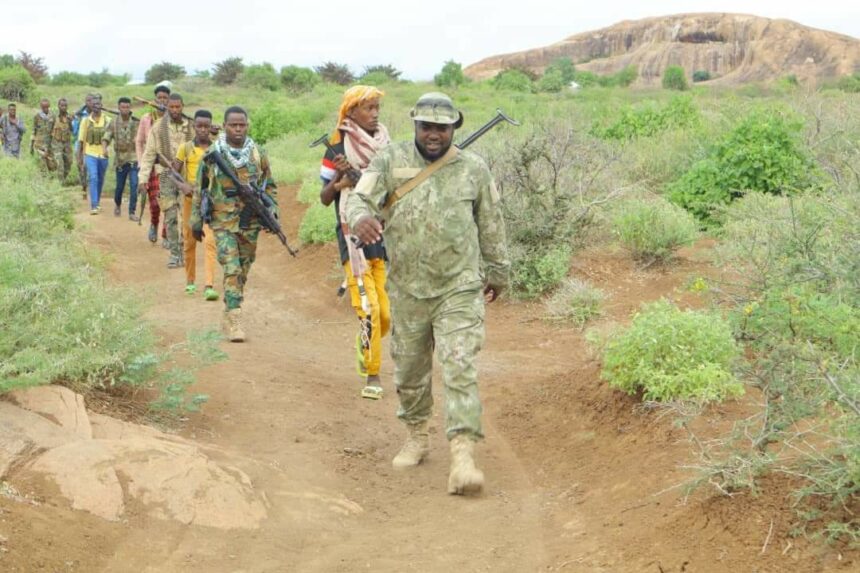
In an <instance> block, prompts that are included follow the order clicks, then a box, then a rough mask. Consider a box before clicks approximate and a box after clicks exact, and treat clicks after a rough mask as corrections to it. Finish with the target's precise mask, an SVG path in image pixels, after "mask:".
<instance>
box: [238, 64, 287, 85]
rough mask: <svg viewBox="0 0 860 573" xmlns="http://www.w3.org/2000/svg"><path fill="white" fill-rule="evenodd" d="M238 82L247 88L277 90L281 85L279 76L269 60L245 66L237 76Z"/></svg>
mask: <svg viewBox="0 0 860 573" xmlns="http://www.w3.org/2000/svg"><path fill="white" fill-rule="evenodd" d="M239 84H241V85H243V86H245V87H249V88H261V89H265V90H269V91H277V90H278V89H279V88H280V87H281V77H280V76H279V75H278V72H276V71H275V66H273V65H272V64H270V63H269V62H263V63H262V64H252V65H250V66H248V67H246V68H245V71H244V72H242V75H241V76H239Z"/></svg>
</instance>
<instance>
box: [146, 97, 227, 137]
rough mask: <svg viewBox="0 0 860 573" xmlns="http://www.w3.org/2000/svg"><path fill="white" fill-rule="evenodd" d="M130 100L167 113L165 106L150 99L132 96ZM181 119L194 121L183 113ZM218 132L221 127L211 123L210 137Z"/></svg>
mask: <svg viewBox="0 0 860 573" xmlns="http://www.w3.org/2000/svg"><path fill="white" fill-rule="evenodd" d="M132 99H133V100H134V101H138V102H140V103H145V104H146V105H149V106H152V107H154V108H155V109H157V110H158V111H160V112H161V113H167V106H165V105H161V104H160V103H158V102H157V101H153V100H151V99H146V98H143V97H140V96H132ZM182 117H184V118H185V119H187V120H190V121H194V118H193V117H191V116H190V115H188V114H187V113H185V112H182ZM220 131H221V126H220V125H216V124H214V123H213V124H212V126H211V127H210V128H209V133H211V134H212V135H218V132H220Z"/></svg>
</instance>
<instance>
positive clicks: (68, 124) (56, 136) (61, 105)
mask: <svg viewBox="0 0 860 573" xmlns="http://www.w3.org/2000/svg"><path fill="white" fill-rule="evenodd" d="M57 110H58V113H57V117H56V119H55V120H54V125H53V127H52V128H51V153H53V154H54V163H56V167H57V176H58V177H59V178H60V181H61V182H62V183H65V182H66V179H68V177H69V172H70V171H71V170H72V132H73V130H72V120H73V117H72V116H71V115H70V114H69V102H68V101H66V98H64V97H62V98H60V99H59V101H58V102H57Z"/></svg>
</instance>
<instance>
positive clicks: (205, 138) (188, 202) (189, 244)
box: [173, 109, 218, 301]
mask: <svg viewBox="0 0 860 573" xmlns="http://www.w3.org/2000/svg"><path fill="white" fill-rule="evenodd" d="M211 128H212V114H211V113H210V112H209V111H207V110H205V109H200V110H197V112H195V113H194V139H193V140H192V141H189V142H187V143H185V144H183V145H181V146H180V147H179V150H178V151H177V152H176V157H175V158H174V159H173V169H175V170H176V171H178V172H179V173H181V174H182V176H183V177H184V178H185V181H186V182H187V183H188V187H187V188H184V189H181V191H182V242H183V249H184V252H183V256H184V257H185V293H186V294H188V295H193V294H194V293H196V292H197V285H196V284H195V280H196V278H197V240H196V239H195V238H194V235H193V233H192V232H191V208H192V206H193V204H194V194H198V195H199V194H200V188H199V186H198V185H197V171H198V168H199V167H200V160H201V159H203V156H204V155H205V154H206V152H207V151H208V150H209V146H210V145H211V144H212V134H211V132H210V130H211ZM203 247H204V249H205V253H204V257H205V258H204V259H203V261H204V262H203V266H204V272H205V273H206V284H205V286H204V288H203V298H205V299H206V300H210V301H214V300H218V291H216V290H215V287H214V284H215V260H216V251H215V234H214V233H213V231H212V228H211V227H210V226H209V225H207V224H205V223H204V224H203Z"/></svg>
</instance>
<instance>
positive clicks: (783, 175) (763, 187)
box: [668, 108, 817, 222]
mask: <svg viewBox="0 0 860 573" xmlns="http://www.w3.org/2000/svg"><path fill="white" fill-rule="evenodd" d="M802 127H803V124H802V122H800V121H799V120H798V119H797V118H796V117H793V116H792V115H790V114H785V113H783V112H781V111H780V110H778V109H775V108H766V109H762V110H759V111H753V112H752V113H750V114H748V115H747V116H746V117H744V118H743V119H742V120H741V121H740V122H739V123H738V124H737V125H736V126H735V127H734V129H732V131H730V132H729V133H728V134H726V135H725V136H724V137H723V138H722V139H721V140H720V141H718V142H717V143H716V144H715V145H714V146H713V148H712V149H710V150H709V152H708V154H707V156H706V157H705V158H703V159H701V160H700V161H698V162H696V163H695V164H694V165H693V166H692V167H691V168H690V170H689V171H687V172H686V173H685V174H684V175H683V176H682V177H680V178H679V179H678V180H677V181H675V182H674V183H672V184H671V185H670V186H669V188H668V191H669V196H670V197H671V199H672V201H674V202H675V203H677V204H678V205H681V206H682V207H684V208H686V209H688V210H689V211H690V212H692V213H693V214H695V215H696V216H697V217H698V218H699V219H701V220H702V221H706V222H713V221H714V220H715V217H716V215H717V213H716V212H715V210H717V209H719V208H720V207H722V206H724V205H726V204H728V203H729V202H731V201H732V200H734V199H736V198H738V197H741V196H742V195H743V194H744V193H746V192H749V191H758V192H762V193H771V194H790V193H794V192H796V191H798V190H802V189H806V188H808V187H811V186H813V185H814V184H815V179H816V175H817V173H816V169H815V165H814V163H813V162H812V159H811V157H810V154H809V152H808V151H807V150H806V149H804V145H803V142H802V140H801V129H802Z"/></svg>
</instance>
